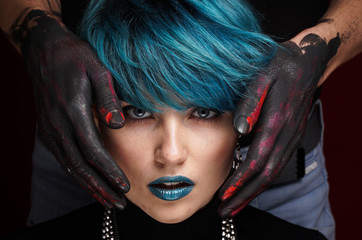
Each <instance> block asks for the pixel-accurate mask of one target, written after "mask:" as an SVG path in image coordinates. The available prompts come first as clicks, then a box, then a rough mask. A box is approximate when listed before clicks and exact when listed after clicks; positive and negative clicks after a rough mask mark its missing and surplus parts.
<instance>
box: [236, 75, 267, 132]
mask: <svg viewBox="0 0 362 240" xmlns="http://www.w3.org/2000/svg"><path fill="white" fill-rule="evenodd" d="M269 86H270V81H269V79H268V78H267V77H266V76H264V75H260V76H259V78H258V79H257V80H255V81H253V82H252V83H251V84H250V85H249V86H248V91H249V94H248V95H246V97H245V98H242V99H241V100H240V101H239V104H238V106H237V107H236V110H235V112H234V127H235V129H237V131H238V132H239V133H241V134H248V133H250V132H251V130H252V129H253V127H254V125H255V123H256V122H257V120H258V118H259V114H260V111H261V108H262V106H263V103H264V100H265V98H266V96H267V94H268V90H269Z"/></svg>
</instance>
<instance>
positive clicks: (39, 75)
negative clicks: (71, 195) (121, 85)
mask: <svg viewBox="0 0 362 240" xmlns="http://www.w3.org/2000/svg"><path fill="white" fill-rule="evenodd" d="M29 26H31V27H29ZM12 35H13V37H14V38H17V39H16V40H17V41H18V42H19V43H20V44H21V50H22V54H23V56H24V60H25V65H26V69H27V71H28V73H29V74H30V76H31V78H32V79H33V86H34V94H35V103H36V109H37V118H38V130H39V135H40V137H41V139H42V140H43V141H44V143H45V144H46V145H47V146H48V147H49V148H50V149H51V150H52V152H53V154H54V155H55V157H56V159H57V160H58V161H59V162H60V163H61V165H62V166H63V168H64V169H65V170H66V171H67V172H68V173H69V174H70V175H71V176H73V177H74V178H75V179H76V180H77V181H78V182H79V183H80V184H81V185H82V186H83V187H84V188H85V189H86V190H87V191H88V192H89V193H90V194H92V195H93V196H94V197H95V198H97V199H98V200H99V201H100V202H102V203H103V204H104V205H105V206H107V207H111V206H116V207H118V208H122V207H124V206H125V198H124V196H123V194H122V193H125V192H127V191H128V190H129V183H128V180H127V178H126V176H125V175H124V173H123V172H122V170H121V169H120V168H119V167H118V165H117V164H116V163H115V161H114V160H113V159H112V157H111V155H110V154H109V153H108V152H107V150H106V149H105V147H104V145H103V143H102V141H101V139H100V135H99V133H98V130H97V127H96V125H95V123H94V118H93V111H92V106H93V102H94V101H95V102H96V103H97V111H98V116H99V118H100V119H101V121H102V122H103V123H104V124H106V125H107V126H109V127H110V128H120V127H122V126H123V124H124V117H123V113H122V109H121V107H120V105H119V100H118V98H117V96H116V94H115V92H114V88H113V82H112V76H111V74H110V73H109V72H108V70H107V69H106V68H105V67H104V66H103V65H102V64H101V63H100V62H99V61H98V59H97V56H96V55H95V53H94V52H93V50H92V48H91V47H90V46H89V45H88V44H87V43H86V42H84V41H82V40H81V39H79V38H78V37H77V36H76V35H75V34H73V33H72V32H70V31H69V30H67V29H66V28H65V26H64V25H63V24H62V23H61V22H59V21H57V19H56V18H54V17H53V16H51V15H49V14H48V13H46V12H43V11H39V10H35V11H32V12H30V13H29V14H28V15H27V17H26V18H25V21H24V23H23V24H22V25H21V26H17V27H16V28H14V29H13V34H12Z"/></svg>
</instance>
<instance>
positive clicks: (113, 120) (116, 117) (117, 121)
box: [106, 110, 124, 128]
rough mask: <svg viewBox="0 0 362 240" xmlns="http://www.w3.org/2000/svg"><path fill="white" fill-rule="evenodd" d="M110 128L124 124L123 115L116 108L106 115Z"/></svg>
mask: <svg viewBox="0 0 362 240" xmlns="http://www.w3.org/2000/svg"><path fill="white" fill-rule="evenodd" d="M106 121H107V123H108V124H109V127H110V128H121V127H123V126H124V116H123V114H122V113H121V112H119V111H118V110H113V111H112V112H110V113H108V114H107V116H106Z"/></svg>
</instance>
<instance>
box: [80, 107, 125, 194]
mask: <svg viewBox="0 0 362 240" xmlns="http://www.w3.org/2000/svg"><path fill="white" fill-rule="evenodd" d="M73 119H75V120H77V121H73V125H74V128H75V139H76V145H75V146H79V148H80V149H81V152H82V154H83V156H84V159H85V160H86V161H88V162H89V163H91V164H92V165H93V166H94V167H95V168H96V169H97V171H98V172H99V173H101V174H102V176H104V177H105V178H106V179H107V180H108V181H109V182H110V184H111V185H113V186H114V187H115V188H118V189H119V190H120V191H122V192H124V193H126V192H128V191H129V182H128V179H127V177H126V175H125V174H124V172H123V171H122V169H120V168H119V166H118V165H117V163H116V162H115V161H114V159H113V158H112V156H111V155H110V154H109V152H108V151H107V150H106V148H105V146H104V144H103V142H102V140H101V137H100V135H99V132H98V129H97V127H96V126H95V124H94V118H93V114H92V109H91V108H89V109H88V108H87V109H84V108H83V109H81V110H80V111H76V112H75V113H73ZM74 160H75V161H76V162H75V163H79V164H82V162H81V161H82V160H83V159H82V160H81V159H79V160H78V159H74Z"/></svg>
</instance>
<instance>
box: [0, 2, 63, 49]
mask: <svg viewBox="0 0 362 240" xmlns="http://www.w3.org/2000/svg"><path fill="white" fill-rule="evenodd" d="M32 10H42V11H45V12H47V13H49V15H52V16H54V17H58V16H60V13H61V7H60V1H59V0H47V1H45V0H38V1H27V0H0V28H1V30H2V31H3V32H4V33H5V34H6V35H7V36H8V38H9V39H10V41H11V43H12V44H13V45H14V46H15V48H16V49H17V50H18V51H20V45H19V43H18V42H17V41H16V39H15V38H14V36H13V35H14V29H15V28H16V27H17V26H20V25H21V24H22V23H23V21H24V19H25V17H26V15H27V14H28V13H29V12H31V11H32ZM27 27H29V28H30V27H31V24H28V26H27Z"/></svg>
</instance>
